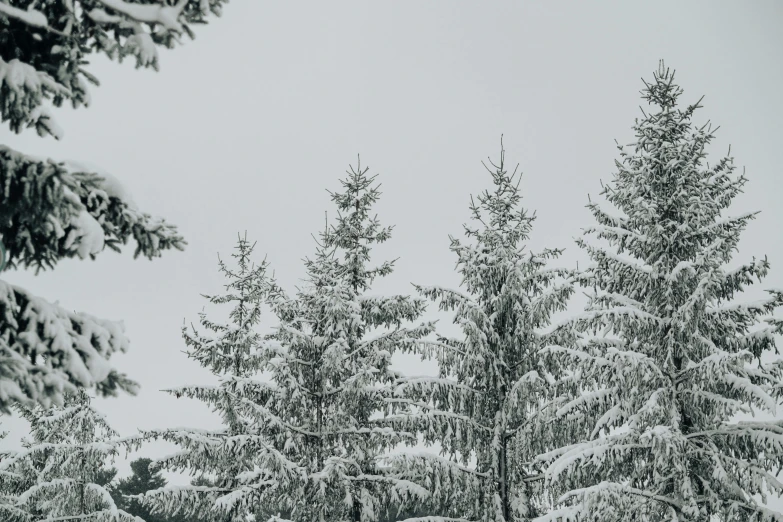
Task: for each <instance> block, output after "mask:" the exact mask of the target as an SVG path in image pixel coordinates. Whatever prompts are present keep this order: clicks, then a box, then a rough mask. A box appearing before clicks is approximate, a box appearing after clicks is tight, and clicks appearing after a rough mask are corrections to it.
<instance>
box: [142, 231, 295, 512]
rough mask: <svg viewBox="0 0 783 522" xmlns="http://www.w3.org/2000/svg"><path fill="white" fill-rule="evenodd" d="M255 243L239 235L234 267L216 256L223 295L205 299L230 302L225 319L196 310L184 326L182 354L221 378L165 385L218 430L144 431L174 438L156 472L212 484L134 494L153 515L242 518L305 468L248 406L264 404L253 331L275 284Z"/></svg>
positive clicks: (291, 485) (260, 362)
mask: <svg viewBox="0 0 783 522" xmlns="http://www.w3.org/2000/svg"><path fill="white" fill-rule="evenodd" d="M254 247H255V245H254V244H251V243H249V242H248V241H247V238H246V237H245V238H243V237H240V238H239V240H238V244H237V247H236V252H235V253H233V254H232V257H234V258H235V259H236V265H237V266H236V268H230V267H229V266H228V265H226V264H225V263H224V262H223V261H222V260H219V266H220V271H221V272H222V273H223V275H224V276H225V277H226V279H227V281H228V282H227V283H226V285H225V287H226V293H224V294H222V295H215V296H206V297H207V298H208V299H209V302H210V303H212V304H215V305H221V304H232V305H233V308H232V310H231V312H230V314H229V321H230V322H229V323H228V324H223V323H221V322H217V321H214V320H212V319H209V318H208V316H207V314H206V313H205V312H202V313H201V314H200V321H199V322H200V324H201V327H202V330H201V331H199V330H197V329H196V328H195V327H192V328H191V329H188V328H187V327H183V329H182V335H183V337H184V339H185V343H186V345H187V347H188V351H187V354H188V356H189V357H190V358H192V359H194V360H196V361H198V362H199V363H200V364H201V365H202V366H203V367H205V368H207V369H209V370H210V371H211V372H212V373H213V374H214V375H215V376H216V377H218V378H219V384H218V385H217V386H215V385H192V386H184V387H180V388H173V389H170V390H167V391H168V392H169V393H171V394H173V395H175V396H176V397H188V398H192V399H196V400H199V401H202V402H204V403H206V404H208V405H209V406H210V407H211V408H212V409H213V411H215V412H217V413H218V414H219V415H220V416H221V419H222V423H223V426H222V427H221V428H219V429H217V430H209V431H207V430H200V429H188V428H176V429H166V430H152V431H147V432H143V437H144V438H147V439H160V440H165V441H168V442H172V443H175V444H176V445H177V446H179V447H180V448H181V450H180V451H179V452H177V453H175V454H173V455H171V456H168V457H165V458H162V459H160V460H158V461H156V462H155V463H154V464H153V467H154V468H155V469H162V468H165V469H169V470H172V471H186V472H190V473H191V474H192V475H195V476H206V477H207V478H211V479H212V480H211V484H213V485H210V486H193V485H191V486H167V487H163V488H159V489H155V490H152V491H149V492H147V493H146V494H144V495H140V496H139V497H138V499H139V500H141V501H143V502H144V504H145V505H147V506H149V507H150V508H151V509H152V511H153V512H154V513H160V512H165V513H167V514H170V515H180V516H184V517H189V516H192V517H198V518H199V519H200V520H210V521H215V522H240V521H241V522H246V520H247V516H248V515H252V514H255V513H256V512H257V511H258V510H259V509H262V508H264V507H265V506H266V505H267V504H269V503H271V502H273V501H274V499H276V498H277V497H278V496H279V495H280V494H281V493H279V491H278V490H279V489H281V488H290V489H294V490H296V488H297V487H298V486H299V485H300V484H301V482H302V477H303V471H302V470H301V469H299V468H298V467H297V466H296V464H295V463H292V462H290V461H289V460H287V459H286V457H285V456H283V455H281V454H280V452H279V451H277V449H275V448H274V447H272V446H271V445H270V444H269V442H268V441H267V439H266V438H265V437H264V435H263V433H262V430H261V429H260V428H259V427H258V426H257V425H256V423H255V419H254V417H253V416H252V415H248V414H247V412H246V410H247V409H248V405H249V404H254V405H258V406H259V407H263V405H264V404H265V403H266V402H267V400H268V399H267V397H268V395H269V389H270V384H269V383H268V382H264V381H262V380H259V379H258V377H259V374H260V372H261V371H262V370H263V365H264V363H265V361H264V359H263V358H261V357H260V356H259V354H258V346H259V344H260V341H261V336H260V334H259V333H258V332H257V331H256V330H255V328H256V327H257V326H258V323H259V321H260V318H261V308H262V305H263V303H264V300H265V298H266V296H267V295H268V294H269V292H270V291H271V290H272V289H273V285H272V283H271V281H270V278H269V276H268V275H267V273H266V272H267V263H266V261H264V262H262V263H261V264H259V265H255V264H254V263H253V262H252V259H251V256H252V253H253V249H254Z"/></svg>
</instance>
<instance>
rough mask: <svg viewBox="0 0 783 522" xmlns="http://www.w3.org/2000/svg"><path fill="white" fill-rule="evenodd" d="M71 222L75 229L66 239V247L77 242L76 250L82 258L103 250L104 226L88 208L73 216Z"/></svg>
mask: <svg viewBox="0 0 783 522" xmlns="http://www.w3.org/2000/svg"><path fill="white" fill-rule="evenodd" d="M70 224H71V226H72V227H73V230H72V231H71V233H70V234H69V235H68V238H67V239H66V241H65V248H68V247H69V246H70V245H71V244H73V243H77V247H76V252H77V253H78V255H79V257H80V258H82V259H86V258H87V257H89V256H90V255H95V254H99V253H101V251H103V247H104V240H105V236H104V233H103V227H101V225H100V223H98V221H97V220H96V219H95V218H94V217H92V216H91V215H90V214H89V213H88V212H87V211H86V210H84V209H82V210H81V211H79V213H78V214H76V216H75V217H73V218H71V223H70Z"/></svg>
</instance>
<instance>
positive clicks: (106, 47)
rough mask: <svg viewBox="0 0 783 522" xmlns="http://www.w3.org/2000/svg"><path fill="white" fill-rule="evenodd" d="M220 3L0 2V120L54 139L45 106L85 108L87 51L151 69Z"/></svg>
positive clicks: (91, 78) (89, 78)
mask: <svg viewBox="0 0 783 522" xmlns="http://www.w3.org/2000/svg"><path fill="white" fill-rule="evenodd" d="M226 1H227V0H166V1H163V2H147V1H128V0H94V1H93V0H42V1H36V2H31V1H29V0H6V1H4V2H0V121H3V122H6V121H7V122H9V125H10V127H11V130H13V131H15V132H21V131H22V130H23V129H25V128H28V127H34V128H35V129H36V130H37V131H38V134H40V135H41V136H46V135H52V136H54V137H55V138H57V139H59V138H60V137H61V136H62V134H63V131H62V130H61V129H60V128H59V126H58V125H57V124H56V123H55V121H54V120H53V118H52V115H51V112H50V110H49V107H47V105H46V103H47V101H51V103H53V104H54V105H55V106H58V107H59V106H61V105H62V104H63V102H65V101H69V102H71V104H72V105H73V107H74V108H78V107H79V106H81V105H85V106H87V105H89V104H90V95H89V92H88V88H87V82H89V83H92V84H94V85H98V79H97V78H96V77H95V76H94V75H92V74H90V73H89V72H88V71H87V68H86V66H87V65H88V62H87V59H88V58H89V56H90V55H91V54H93V53H99V54H103V55H105V56H108V57H109V58H110V59H115V58H116V59H118V60H120V61H122V59H123V58H125V57H128V56H132V57H134V58H135V60H136V67H137V68H138V67H152V68H154V69H156V70H157V68H158V47H168V48H171V47H174V44H175V43H176V42H178V41H179V37H180V36H181V35H182V33H187V34H188V36H190V37H191V38H193V36H194V35H193V31H192V30H191V29H190V24H202V23H206V21H207V19H208V18H209V15H210V13H211V14H214V15H220V12H221V9H222V7H223V4H225V3H226Z"/></svg>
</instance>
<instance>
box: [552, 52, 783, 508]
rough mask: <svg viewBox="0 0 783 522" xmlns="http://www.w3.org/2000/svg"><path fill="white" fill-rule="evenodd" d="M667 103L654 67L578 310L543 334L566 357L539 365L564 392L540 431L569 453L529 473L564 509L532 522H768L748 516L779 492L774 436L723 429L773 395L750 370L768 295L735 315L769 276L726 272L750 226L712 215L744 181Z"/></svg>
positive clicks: (753, 425)
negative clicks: (571, 434) (555, 339)
mask: <svg viewBox="0 0 783 522" xmlns="http://www.w3.org/2000/svg"><path fill="white" fill-rule="evenodd" d="M681 94H682V89H681V88H680V87H679V86H677V85H676V84H675V83H674V73H673V72H671V71H670V70H669V69H666V68H665V67H664V65H663V63H661V64H660V67H659V69H658V71H657V72H656V73H655V74H654V77H653V81H652V82H651V83H649V84H648V83H646V82H645V88H644V90H643V91H642V97H643V98H644V99H645V100H646V101H647V102H648V103H649V104H650V105H652V106H653V107H654V109H653V110H652V111H650V112H649V113H644V117H643V118H642V119H641V120H638V119H637V121H636V123H635V125H634V127H633V128H634V131H635V135H636V142H635V143H633V144H631V145H628V146H619V150H620V156H621V159H622V161H617V162H616V167H617V172H616V173H615V174H614V177H613V180H612V182H611V183H610V184H608V185H606V186H605V187H604V189H603V191H602V194H603V195H604V196H605V198H606V200H607V201H608V202H609V203H611V204H612V205H613V206H615V207H616V208H617V209H619V210H620V211H621V213H622V214H621V215H612V214H611V213H609V212H607V211H605V210H604V209H602V208H601V207H600V206H599V205H598V204H597V203H591V204H590V206H589V207H590V210H591V211H592V214H593V216H594V217H595V220H596V221H597V224H596V225H594V226H591V227H588V228H586V229H585V234H586V236H585V237H584V238H580V239H579V241H578V243H579V245H580V246H581V247H583V248H584V249H585V250H586V252H587V253H588V254H589V256H590V258H591V259H592V262H593V264H592V265H591V266H590V267H589V268H587V269H586V270H585V271H584V272H582V273H581V274H580V275H579V278H580V279H581V281H582V282H583V284H584V285H585V286H586V287H588V288H589V289H591V296H590V300H589V303H588V307H587V310H586V312H585V313H583V314H581V315H579V316H577V317H575V318H574V319H572V320H569V321H568V322H567V323H565V324H564V325H562V326H561V327H559V328H558V329H556V331H555V335H558V334H557V331H558V330H559V331H560V333H561V334H562V336H563V338H564V339H565V338H567V337H568V336H569V335H571V334H575V335H576V339H575V341H574V342H573V343H572V344H566V343H565V342H563V343H561V344H560V346H552V347H549V348H547V349H546V350H545V351H546V352H548V353H549V354H550V355H551V356H552V357H553V358H554V359H559V361H560V363H561V364H562V365H563V366H565V367H566V368H568V369H570V373H571V375H572V376H573V386H572V393H571V395H570V396H569V397H568V399H569V400H570V402H568V403H566V404H562V405H561V407H560V408H559V410H558V411H557V416H558V418H557V419H556V420H555V422H557V423H558V424H559V425H561V426H566V425H569V424H570V425H572V426H575V432H577V433H578V432H582V433H583V434H584V437H583V438H582V440H581V442H578V443H576V444H573V445H569V446H566V447H564V448H562V449H560V450H557V451H554V452H552V453H550V454H548V455H544V456H543V457H542V458H543V459H550V458H551V459H554V461H553V462H552V464H551V466H550V467H549V468H548V471H547V475H548V479H547V480H549V481H550V482H551V483H553V484H555V485H557V486H559V487H560V488H562V490H563V493H564V494H563V496H562V497H561V498H560V502H561V508H559V509H557V510H554V511H552V512H551V513H549V514H548V515H546V516H544V517H542V518H540V519H538V520H539V521H540V522H543V521H550V520H551V521H561V522H571V521H577V520H578V521H579V522H586V521H598V520H600V521H607V522H609V521H615V520H617V521H620V520H623V521H625V520H638V521H650V522H657V521H661V522H662V521H680V522H685V521H688V522H707V521H710V522H713V521H716V522H717V521H719V522H739V521H772V520H777V521H780V520H783V515H781V514H780V513H776V512H773V511H772V510H769V509H767V508H765V507H764V505H763V504H762V503H761V502H760V501H759V499H765V498H766V495H767V494H770V493H773V494H780V493H781V492H782V491H783V485H782V484H781V483H780V482H779V481H778V480H777V479H776V478H775V474H776V473H777V471H778V470H779V469H780V468H781V466H783V423H781V421H766V422H765V421H761V420H752V421H738V420H736V416H737V414H740V413H758V412H769V413H772V414H774V412H775V409H776V406H777V403H778V401H779V399H780V396H781V392H782V391H783V371H781V365H780V363H779V362H778V361H774V362H770V360H769V359H768V358H766V357H765V354H766V353H768V352H770V351H771V350H774V349H775V340H774V334H775V333H776V332H778V333H779V332H780V331H781V325H782V324H783V323H781V321H780V320H775V319H772V318H771V317H770V318H766V322H767V324H766V325H763V323H761V321H760V320H761V319H763V316H768V315H769V314H771V313H772V312H773V311H774V310H775V308H776V307H778V306H780V305H781V304H783V291H781V290H769V291H768V292H769V294H770V295H769V297H768V298H766V299H762V300H760V301H757V302H753V303H747V304H742V303H740V302H738V301H736V300H735V298H738V297H739V295H740V294H741V292H742V291H743V289H744V288H745V287H746V286H748V285H750V284H752V283H753V279H754V278H755V279H761V278H762V277H764V276H765V275H766V274H767V272H768V270H769V264H768V262H767V260H766V259H763V260H753V261H752V262H750V263H748V264H744V265H740V266H737V267H736V268H729V267H728V266H727V264H728V263H729V261H730V260H731V258H732V255H733V253H734V251H735V250H736V248H737V243H738V242H739V239H740V234H741V233H742V231H743V230H744V229H745V227H746V226H747V225H748V222H749V221H750V220H751V219H753V217H754V215H755V213H748V214H742V215H737V216H729V215H726V213H725V211H726V209H727V208H728V207H729V206H730V203H731V202H732V200H733V199H734V197H735V196H736V195H737V194H739V193H740V191H741V189H742V187H743V185H744V184H745V182H746V178H745V176H744V174H743V175H739V176H738V175H736V174H735V172H734V171H735V166H734V163H733V158H732V157H730V156H728V157H723V158H721V159H719V160H718V161H717V162H716V163H714V164H713V165H709V164H708V163H707V162H706V157H707V154H706V148H707V146H708V145H709V144H710V142H711V141H712V139H713V136H714V131H713V130H712V129H711V127H709V125H705V126H702V127H694V126H693V124H692V122H691V120H692V116H693V114H694V111H696V109H698V108H699V107H700V105H699V102H697V103H695V104H693V105H689V106H687V107H685V108H684V109H683V108H680V107H679V106H678V99H679V97H680V96H681ZM628 148H631V149H632V151H629V150H628ZM588 235H593V236H595V237H596V238H598V242H596V241H593V242H590V241H588V240H587V237H588ZM601 240H603V241H601Z"/></svg>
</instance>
